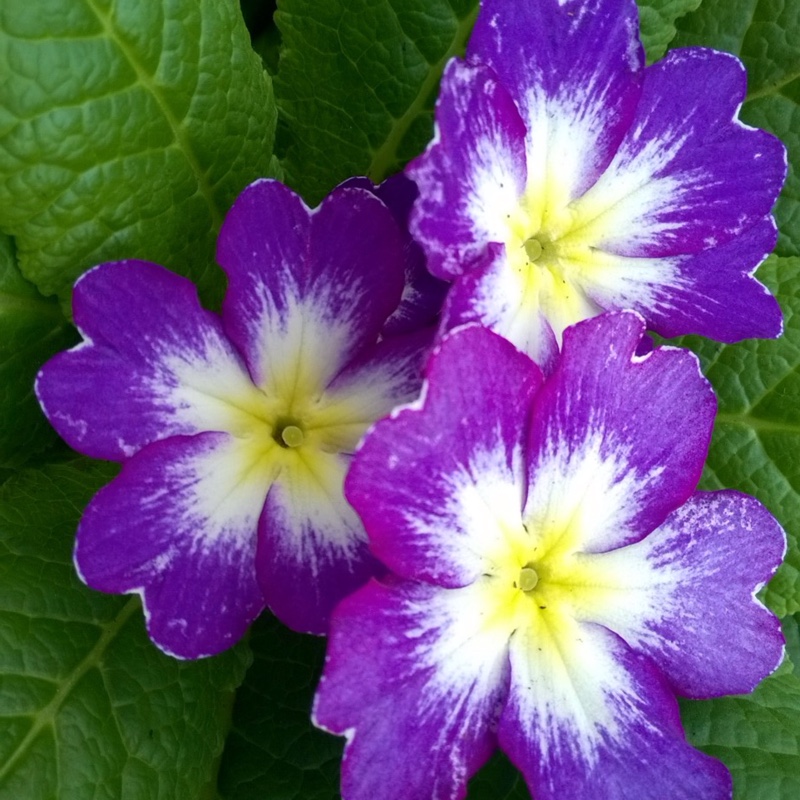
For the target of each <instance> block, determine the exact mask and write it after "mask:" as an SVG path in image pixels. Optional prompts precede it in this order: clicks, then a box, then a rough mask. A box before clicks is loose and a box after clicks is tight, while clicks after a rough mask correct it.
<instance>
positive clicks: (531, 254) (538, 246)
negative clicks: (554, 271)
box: [523, 237, 544, 262]
mask: <svg viewBox="0 0 800 800" xmlns="http://www.w3.org/2000/svg"><path fill="white" fill-rule="evenodd" d="M523 247H524V248H525V252H526V253H527V255H528V259H529V260H530V261H531V262H533V261H538V260H539V257H540V256H541V255H542V252H543V250H544V248H543V247H542V243H541V242H540V241H539V240H538V239H536V238H535V237H531V238H530V239H528V240H527V241H526V242H525V244H524V245H523Z"/></svg>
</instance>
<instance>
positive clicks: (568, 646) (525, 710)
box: [510, 607, 646, 771]
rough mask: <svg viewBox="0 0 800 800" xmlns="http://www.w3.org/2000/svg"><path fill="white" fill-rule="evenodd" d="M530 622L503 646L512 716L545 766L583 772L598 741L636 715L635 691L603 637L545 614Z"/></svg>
mask: <svg viewBox="0 0 800 800" xmlns="http://www.w3.org/2000/svg"><path fill="white" fill-rule="evenodd" d="M530 620H531V621H530V623H529V625H528V626H525V627H523V628H520V629H519V630H518V631H517V632H516V633H515V635H514V638H513V639H512V641H511V646H510V658H511V674H512V682H513V683H512V696H513V702H514V703H515V704H516V706H517V708H518V712H517V713H518V714H519V716H520V717H521V718H522V719H526V720H529V724H530V727H531V729H532V730H534V731H536V732H537V733H536V738H537V745H538V750H539V751H540V753H541V756H542V759H543V760H544V761H545V762H548V761H551V760H556V759H561V758H564V757H565V755H566V756H567V758H568V759H569V760H574V761H577V762H583V763H584V764H585V765H586V767H587V770H589V771H591V769H592V768H593V767H594V766H595V765H596V764H597V762H598V759H599V751H600V749H601V746H602V745H603V740H604V739H605V738H610V739H612V740H613V739H619V738H620V735H621V733H622V731H623V730H624V720H625V719H626V718H628V717H630V716H632V715H635V714H636V713H637V712H638V711H639V707H640V706H641V705H642V699H641V696H640V693H639V691H638V687H636V686H635V684H634V683H633V682H632V681H631V680H630V676H629V675H628V674H627V673H626V671H625V670H624V669H622V668H621V665H620V663H619V662H618V660H617V658H616V657H615V655H616V653H615V650H616V649H617V648H616V646H615V645H614V644H613V643H612V640H611V639H610V637H609V634H608V632H607V631H603V630H602V629H600V628H598V627H596V626H593V625H586V624H583V623H580V622H577V621H576V620H574V619H573V618H571V617H570V616H569V615H565V614H563V613H561V610H560V609H550V608H549V607H548V608H547V609H545V610H544V611H543V612H542V613H538V614H537V613H535V611H534V612H532V614H531V617H530ZM641 722H642V723H645V721H644V720H641ZM645 724H646V723H645ZM565 751H566V752H565Z"/></svg>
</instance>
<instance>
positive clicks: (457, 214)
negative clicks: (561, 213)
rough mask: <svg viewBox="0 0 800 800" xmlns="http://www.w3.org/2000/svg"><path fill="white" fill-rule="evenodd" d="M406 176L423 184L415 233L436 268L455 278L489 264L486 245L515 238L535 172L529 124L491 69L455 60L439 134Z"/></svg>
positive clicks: (446, 77) (441, 103) (446, 79)
mask: <svg viewBox="0 0 800 800" xmlns="http://www.w3.org/2000/svg"><path fill="white" fill-rule="evenodd" d="M406 173H407V174H408V175H409V176H410V177H411V178H412V180H414V181H416V183H417V185H418V186H419V193H420V194H419V199H418V200H417V202H416V203H415V206H414V210H413V212H412V214H411V232H412V233H413V234H414V237H415V238H416V239H417V240H418V241H419V242H420V243H421V244H422V246H423V248H424V249H425V252H426V255H427V257H428V269H430V271H431V272H432V273H433V274H434V275H437V276H438V277H440V278H454V277H457V276H458V275H461V274H463V273H464V272H465V271H468V270H469V269H472V268H474V267H476V266H481V265H482V264H484V263H486V260H487V258H489V257H491V256H490V254H489V253H488V252H487V250H486V244H487V243H488V242H504V241H505V240H506V238H507V231H506V228H507V226H508V219H509V218H511V217H514V216H516V215H517V213H518V209H519V205H520V201H521V198H522V196H523V194H524V191H525V183H526V176H527V168H526V162H525V127H524V125H523V123H522V119H521V118H520V115H519V112H518V111H517V109H516V107H515V106H514V103H513V101H512V99H511V97H510V96H509V94H508V92H507V91H506V89H505V88H504V87H503V86H501V85H500V84H499V83H498V81H497V79H496V77H495V75H494V73H493V72H492V71H491V70H490V69H487V68H486V67H482V66H470V65H467V64H464V63H463V62H461V61H459V60H457V59H453V60H451V61H450V62H449V63H448V64H447V66H446V67H445V70H444V74H443V75H442V82H441V89H440V93H439V99H438V101H437V104H436V132H435V135H434V139H433V141H432V142H431V144H430V145H429V146H428V149H427V150H426V151H425V152H424V153H423V154H422V155H421V156H419V158H417V159H416V160H415V161H413V162H411V164H410V165H409V166H408V167H407V169H406Z"/></svg>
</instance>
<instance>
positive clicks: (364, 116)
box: [275, 0, 478, 203]
mask: <svg viewBox="0 0 800 800" xmlns="http://www.w3.org/2000/svg"><path fill="white" fill-rule="evenodd" d="M477 11H478V3H477V0H377V2H376V1H375V0H347V1H346V2H345V0H318V2H315V3H314V4H313V6H312V5H310V4H309V3H308V0H285V2H281V4H280V8H279V10H278V13H277V14H276V16H275V19H276V22H277V24H278V27H279V28H280V31H281V34H282V36H283V52H282V55H281V60H280V64H279V67H278V74H277V76H276V79H275V95H276V99H277V102H278V105H279V108H280V111H281V114H282V118H283V122H284V129H283V132H282V134H279V150H280V151H281V154H282V155H284V156H285V160H284V167H285V170H286V176H287V180H288V181H289V183H290V184H291V185H292V186H294V188H295V189H297V190H298V191H299V192H300V193H301V194H303V195H304V197H305V198H306V200H307V201H308V202H311V203H317V202H318V201H319V200H320V199H321V198H322V197H323V196H324V195H325V194H326V193H327V192H328V191H329V190H330V189H331V188H332V187H333V186H335V185H336V184H337V183H339V182H340V181H342V180H344V179H345V178H347V177H349V176H351V175H368V176H369V177H370V178H372V179H373V180H374V181H375V182H376V183H377V182H380V181H381V180H383V179H384V178H386V177H387V176H388V175H391V174H392V173H393V172H396V171H397V170H398V169H399V168H400V167H402V166H403V165H404V164H405V162H406V161H407V160H408V159H409V158H411V157H412V156H414V155H416V154H417V153H419V152H421V151H422V150H423V149H424V148H425V145H426V144H427V142H428V140H429V139H430V137H431V133H432V130H433V111H432V110H433V104H434V101H435V99H436V93H437V90H438V85H439V78H440V76H441V73H442V69H443V68H444V65H445V63H446V62H447V60H448V59H449V58H450V57H451V56H453V55H460V54H462V53H463V51H464V48H465V46H466V42H467V38H468V36H469V34H470V31H471V30H472V25H473V23H474V21H475V16H476V15H477Z"/></svg>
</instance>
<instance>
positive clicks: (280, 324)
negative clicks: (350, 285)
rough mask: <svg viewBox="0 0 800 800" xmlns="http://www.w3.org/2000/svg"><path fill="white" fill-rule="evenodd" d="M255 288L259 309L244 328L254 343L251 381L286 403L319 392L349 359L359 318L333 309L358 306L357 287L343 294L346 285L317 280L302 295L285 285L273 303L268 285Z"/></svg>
mask: <svg viewBox="0 0 800 800" xmlns="http://www.w3.org/2000/svg"><path fill="white" fill-rule="evenodd" d="M260 288H261V296H260V298H259V300H260V303H259V305H260V311H259V312H258V313H257V314H255V315H254V316H253V317H252V318H251V319H250V320H249V322H248V325H249V331H248V333H247V336H248V339H249V341H251V342H258V343H259V344H258V348H257V349H256V348H254V350H255V351H256V352H257V358H258V361H257V364H256V365H255V367H254V372H255V373H256V381H257V382H258V383H259V386H260V388H261V389H262V390H263V391H264V392H265V393H266V394H268V395H270V396H276V397H280V398H281V399H282V400H283V401H284V403H285V404H286V405H287V406H288V407H290V408H291V407H292V406H293V404H295V403H297V402H301V403H302V402H303V401H304V400H305V399H306V398H315V397H318V396H319V395H320V394H321V393H322V391H323V390H324V389H325V387H326V386H327V384H328V383H329V382H330V380H331V378H333V376H335V375H336V373H337V372H339V370H340V369H341V368H342V366H343V365H344V364H346V363H347V362H348V361H349V359H350V357H351V356H352V348H353V345H354V343H359V344H360V341H359V339H360V337H359V336H358V333H357V332H356V326H357V323H358V320H357V319H353V318H349V317H342V316H338V315H337V314H335V313H334V310H335V309H336V308H337V307H338V305H337V304H339V303H341V304H342V305H343V306H350V307H351V308H352V307H355V306H357V305H358V303H359V302H360V297H359V292H356V291H354V292H353V296H352V297H351V298H349V299H348V298H347V290H346V288H344V287H328V286H326V285H321V286H318V287H317V292H316V294H314V295H313V296H311V297H302V298H301V297H298V296H296V294H294V293H292V292H291V291H289V290H288V289H287V291H286V294H285V296H284V297H283V298H281V303H282V305H280V306H278V305H277V304H276V303H275V302H274V301H273V299H272V297H271V296H270V294H269V293H268V291H267V288H266V287H263V286H261V287H260ZM334 298H335V299H334ZM343 298H344V299H343ZM252 302H253V303H255V298H253V300H252Z"/></svg>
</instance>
